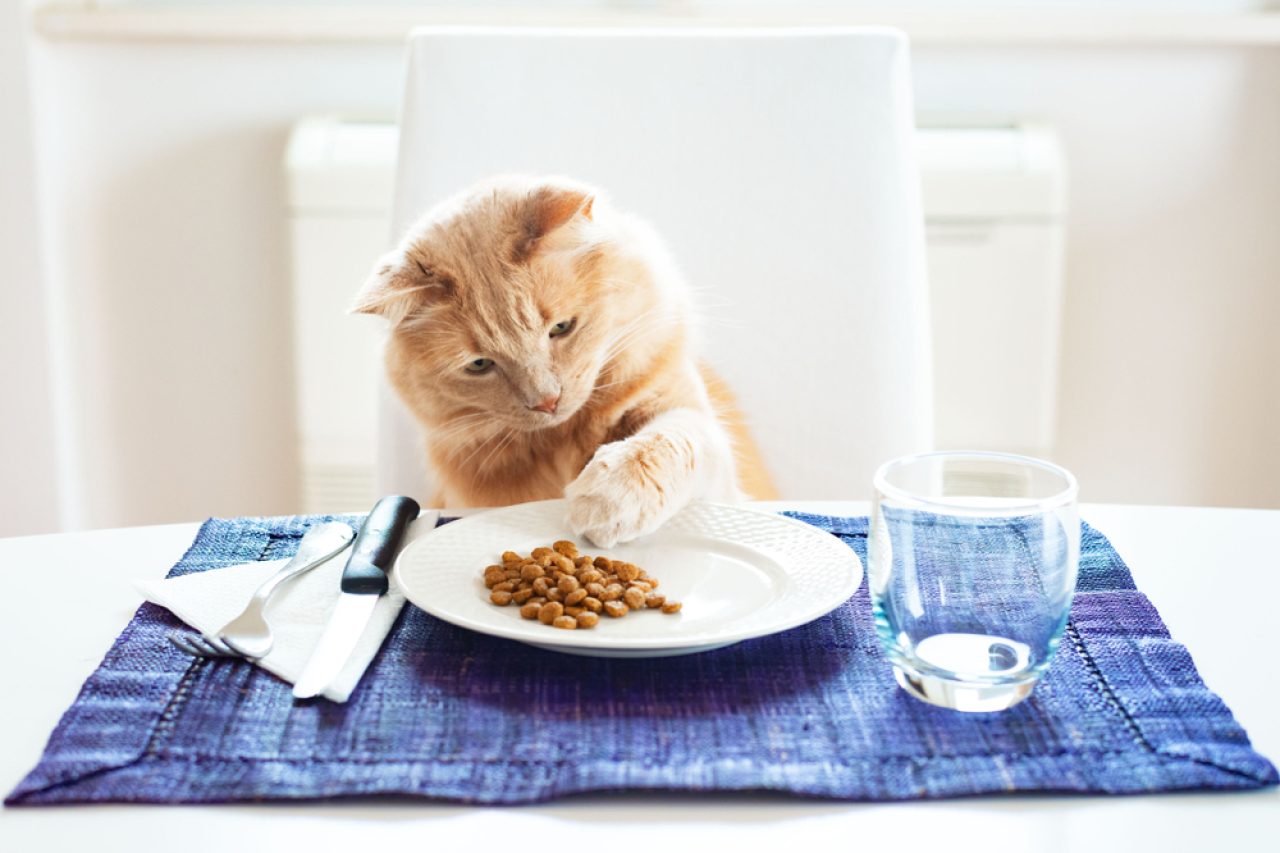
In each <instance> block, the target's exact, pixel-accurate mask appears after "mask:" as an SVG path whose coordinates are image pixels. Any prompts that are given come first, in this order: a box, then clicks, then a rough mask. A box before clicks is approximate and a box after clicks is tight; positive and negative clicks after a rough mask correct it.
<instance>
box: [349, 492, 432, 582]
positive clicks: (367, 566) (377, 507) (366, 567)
mask: <svg viewBox="0 0 1280 853" xmlns="http://www.w3.org/2000/svg"><path fill="white" fill-rule="evenodd" d="M418 510H419V507H418V502H417V501H415V500H414V499H413V498H406V497H405V496H403V495H390V496H388V497H385V498H383V499H382V500H380V501H378V502H377V503H376V504H374V505H373V509H372V510H370V511H369V515H368V516H366V517H365V520H364V524H362V525H360V532H359V533H357V534H356V541H355V544H354V545H352V546H351V556H350V557H349V558H348V559H347V567H346V568H345V569H343V570H342V591H343V592H349V593H354V594H355V595H382V594H383V593H385V592H386V591H387V586H388V583H387V569H388V568H390V567H391V561H392V560H394V559H395V558H396V554H397V553H398V552H399V550H400V543H401V542H402V541H404V534H405V531H407V530H408V529H409V522H411V521H413V520H414V519H415V518H417V517H418Z"/></svg>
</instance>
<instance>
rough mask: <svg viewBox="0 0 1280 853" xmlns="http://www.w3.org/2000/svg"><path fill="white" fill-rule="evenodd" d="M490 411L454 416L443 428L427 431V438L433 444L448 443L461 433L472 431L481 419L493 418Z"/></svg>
mask: <svg viewBox="0 0 1280 853" xmlns="http://www.w3.org/2000/svg"><path fill="white" fill-rule="evenodd" d="M492 418H493V416H492V415H490V414H489V413H488V412H477V413H475V414H470V415H462V416H461V417H457V418H453V419H452V420H450V421H449V422H448V423H447V424H446V425H445V426H444V427H443V428H441V429H433V430H430V431H429V432H428V433H427V440H428V441H429V442H431V443H432V444H437V445H438V444H447V443H448V442H450V441H452V440H453V439H454V438H456V437H458V436H459V435H461V434H463V433H466V432H472V431H474V430H475V429H476V427H477V424H478V423H479V422H481V421H486V420H492Z"/></svg>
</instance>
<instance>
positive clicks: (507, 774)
mask: <svg viewBox="0 0 1280 853" xmlns="http://www.w3.org/2000/svg"><path fill="white" fill-rule="evenodd" d="M797 517H799V518H801V519H803V520H804V521H806V522H808V523H810V524H813V525H815V526H817V527H820V528H822V529H824V530H828V531H831V532H832V533H834V534H835V535H837V536H839V537H840V538H841V539H843V540H844V541H845V542H846V543H848V545H849V547H851V548H853V549H854V550H855V551H856V552H857V553H858V555H859V556H860V557H862V558H864V559H865V556H866V550H865V546H866V519H859V518H827V517H819V516H811V515H799V516H797ZM327 518H328V517H325V519H326V520H327ZM348 518H349V517H348ZM317 520H321V519H320V518H319V517H310V518H303V517H291V518H276V519H231V520H224V519H212V520H210V521H208V522H206V523H205V525H204V526H203V528H202V529H201V530H200V533H199V535H198V536H197V538H196V541H195V543H194V544H193V545H192V546H191V549H190V551H189V552H188V553H187V555H186V556H185V557H184V558H183V559H182V561H181V562H180V563H179V564H178V565H177V566H175V567H174V569H173V572H172V573H173V574H183V573H186V572H195V571H205V570H209V569H216V568H218V567H220V566H224V565H230V564H233V563H238V562H245V561H248V560H257V559H269V558H272V557H281V556H287V555H288V554H289V553H291V552H292V550H293V549H294V548H295V547H296V545H297V540H298V539H299V537H300V536H301V534H302V533H303V531H304V530H305V529H306V527H307V525H308V524H310V523H312V522H315V521H317ZM1082 545H1083V547H1082V557H1081V567H1080V568H1081V570H1080V580H1079V586H1078V594H1077V595H1076V598H1075V603H1074V605H1073V607H1072V617H1071V622H1070V625H1069V627H1068V630H1067V636H1066V639H1065V640H1064V642H1063V644H1062V646H1061V648H1060V649H1059V652H1058V656H1057V658H1056V659H1055V661H1054V663H1053V666H1052V667H1051V669H1050V671H1049V673H1048V675H1047V676H1046V678H1045V680H1044V681H1043V682H1042V683H1041V684H1040V685H1039V686H1038V687H1037V688H1036V691H1035V693H1034V694H1033V695H1032V697H1031V698H1030V699H1028V700H1027V701H1025V702H1023V703H1022V704H1020V705H1018V706H1016V707H1015V708H1014V709H1012V710H1010V711H1007V712H1004V713H999V714H976V715H963V714H958V713H954V712H950V711H945V710H942V709H938V708H934V707H931V706H928V705H925V704H922V703H920V702H917V701H916V700H914V699H912V698H910V697H908V696H907V695H906V694H905V693H903V692H902V691H901V690H899V689H898V688H897V686H896V685H895V684H894V682H893V679H892V676H891V674H890V671H889V667H888V666H887V664H886V663H885V661H884V659H883V657H882V656H881V653H880V649H879V647H878V645H877V643H876V639H875V632H874V629H873V626H872V621H871V613H870V604H869V601H868V598H867V590H866V584H865V583H864V584H863V585H862V587H861V588H860V589H859V590H858V592H857V593H856V594H855V595H854V596H853V597H852V598H851V599H850V600H849V601H847V602H846V603H845V604H844V605H842V606H841V607H840V608H838V609H837V610H836V611H834V612H833V613H831V614H829V615H827V616H825V617H823V618H821V619H818V620H817V621H815V622H812V623H810V624H808V625H805V626H803V627H801V628H797V629H794V630H791V631H787V632H785V633H783V634H778V635H775V636H772V637H767V638H763V639H760V640H753V641H749V642H744V643H739V644H738V645H736V646H732V647H729V648H726V649H721V650H718V651H714V652H708V653H705V654H700V655H692V656H688V657H680V658H666V659H656V660H607V659H594V658H580V657H570V656H565V655H561V654H556V653H554V652H545V651H539V650H536V649H533V648H530V647H527V646H523V645H520V644H518V643H514V642H510V641H506V640H499V639H494V638H491V637H486V636H483V635H481V634H475V633H472V632H470V631H466V630H462V629H459V628H455V627H453V626H451V625H448V624H446V623H444V622H441V621H439V620H436V619H433V618H432V617H430V616H428V615H426V614H425V613H423V612H422V611H420V610H418V609H417V608H414V607H411V606H410V607H406V608H405V610H404V611H403V613H402V614H401V616H400V619H399V620H398V621H397V623H396V625H395V627H394V628H393V630H392V632H391V634H390V636H389V638H388V641H387V643H386V645H385V646H384V647H383V649H382V651H381V653H380V654H379V656H378V657H377V658H376V659H375V661H374V663H373V665H372V666H371V667H370V669H369V671H368V673H367V674H366V676H365V678H364V680H363V682H362V683H361V685H360V686H359V688H358V689H357V690H356V692H355V694H354V695H353V697H352V699H351V701H350V702H349V703H348V704H346V705H335V704H332V703H329V702H323V701H320V702H305V703H295V702H294V701H293V700H292V697H291V695H290V691H289V686H288V685H286V684H285V683H283V682H281V681H278V680H277V679H275V678H274V677H272V676H271V675H268V674H267V673H264V672H262V671H261V670H259V669H257V668H255V667H253V666H250V665H248V664H246V663H244V662H241V661H232V660H196V659H192V658H190V657H188V656H186V655H184V654H181V653H180V652H178V651H177V650H175V649H173V648H171V647H170V646H169V644H168V643H167V642H166V641H165V634H166V633H167V632H168V631H169V630H171V629H174V628H176V627H178V626H179V623H178V622H177V620H176V619H174V618H173V617H172V616H170V615H169V614H168V613H167V612H166V611H164V610H162V609H161V608H158V607H155V606H153V605H149V604H148V605H144V606H143V607H142V608H141V609H139V611H138V613H137V615H136V616H135V617H134V619H133V621H132V622H131V623H130V624H129V626H128V627H127V628H126V629H125V631H124V633H123V634H121V635H120V637H119V638H118V639H117V640H116V642H115V644H114V645H113V646H112V647H111V650H110V651H109V652H108V653H107V655H106V658H105V659H104V660H103V662H102V665H101V666H100V667H99V668H98V670H97V671H96V672H95V673H94V674H93V675H92V676H91V677H90V678H89V680H88V681H87V682H86V683H85V685H84V687H83V689H82V690H81V692H80V695H79V697H78V698H77V699H76V701H75V703H74V704H73V705H72V706H71V708H70V709H68V711H67V712H66V714H65V715H64V716H63V718H62V720H61V722H59V724H58V727H57V728H56V729H55V730H54V732H53V735H52V736H51V737H50V740H49V744H48V747H47V748H46V750H45V753H44V756H43V757H42V758H41V760H40V763H39V765H38V766H37V767H36V768H35V769H34V770H33V771H32V772H31V773H30V775H28V776H27V778H26V779H24V780H23V781H22V782H21V784H19V785H18V787H17V788H16V789H15V790H14V791H13V792H12V793H11V794H10V795H9V797H8V799H7V800H6V802H7V803H9V804H36V803H75V802H148V803H175V802H226V801H236V800H287V799H312V798H321V797H344V796H360V795H386V794H401V795H409V796H418V797H431V798H438V799H445V800H456V801H463V802H477V803H524V802H531V801H538V800H547V799H551V798H554V797H559V796H563V795H565V794H571V793H575V792H580V791H603V790H610V791H624V790H631V791H635V790H668V791H672V790H679V791H761V790H766V791H777V792H781V793H787V794H794V795H800V796H809V797H830V798H837V799H847V800H894V799H914V798H923V797H948V796H959V795H966V794H981V793H988V792H1010V791H1076V792H1108V793H1134V792H1149V791H1169V790H1181V789H1192V788H1214V789H1237V788H1258V787H1262V786H1266V785H1274V784H1276V783H1277V776H1276V770H1275V768H1274V767H1273V766H1272V765H1271V763H1270V762H1268V761H1267V760H1266V759H1265V758H1263V757H1262V756H1261V755H1259V754H1258V753H1256V752H1254V751H1253V750H1252V749H1251V748H1250V745H1249V740H1248V738H1247V737H1246V735H1245V733H1244V731H1243V730H1242V729H1241V728H1240V726H1239V725H1238V724H1237V723H1236V722H1235V719H1234V718H1233V717H1232V715H1231V712H1230V710H1229V709H1228V708H1227V707H1226V705H1224V704H1223V702H1222V700H1220V699H1219V698H1218V697H1217V696H1215V695H1214V694H1213V693H1211V692H1210V691H1209V690H1208V689H1207V688H1206V687H1205V686H1204V684H1203V683H1202V682H1201V680H1200V678H1199V676H1198V675H1197V674H1196V670H1195V667H1194V665H1193V664H1192V661H1191V657H1190V655H1189V654H1188V653H1187V650H1186V649H1185V648H1183V647H1182V646H1181V645H1179V644H1178V643H1177V642H1175V641H1173V640H1172V639H1171V638H1170V637H1169V634H1168V632H1167V631H1166V630H1165V627H1164V625H1163V624H1162V623H1161V621H1160V617H1159V615H1158V614H1157V613H1156V611H1155V609H1154V608H1153V607H1152V606H1151V603H1150V602H1149V601H1147V599H1146V597H1145V596H1143V595H1142V593H1140V592H1138V591H1137V590H1136V589H1135V588H1134V584H1133V579H1132V577H1131V576H1130V574H1129V570H1128V569H1127V568H1126V567H1125V565H1124V563H1123V561H1121V559H1120V557H1119V556H1118V555H1117V554H1116V553H1115V551H1114V550H1113V549H1112V547H1111V545H1110V543H1109V542H1108V541H1107V540H1106V538H1105V537H1103V536H1102V535H1101V534H1099V533H1098V532H1097V531H1095V530H1092V529H1090V528H1088V527H1086V528H1085V531H1084V538H1083V543H1082Z"/></svg>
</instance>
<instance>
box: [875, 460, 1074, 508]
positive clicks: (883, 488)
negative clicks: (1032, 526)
mask: <svg viewBox="0 0 1280 853" xmlns="http://www.w3.org/2000/svg"><path fill="white" fill-rule="evenodd" d="M939 457H948V458H952V459H976V460H983V459H986V460H994V461H998V462H1012V463H1017V464H1020V465H1025V466H1027V467H1030V468H1039V469H1040V470H1042V471H1048V472H1049V473H1051V474H1055V475H1057V476H1059V477H1061V478H1062V479H1063V481H1064V482H1065V483H1066V486H1065V487H1064V488H1063V489H1062V490H1061V491H1058V492H1056V493H1055V494H1052V495H1050V496H1048V497H1045V498H1028V499H1026V500H1025V501H1024V502H1019V503H1009V504H1002V505H1001V506H1000V511H1001V512H1002V513H1003V512H1013V511H1022V510H1046V509H1055V508H1057V507H1060V506H1066V505H1067V504H1070V503H1075V502H1076V500H1077V498H1078V497H1079V494H1080V484H1079V483H1078V482H1076V477H1075V475H1074V474H1072V473H1071V472H1070V471H1068V470H1067V469H1066V468H1063V467H1062V466H1061V465H1056V464H1054V463H1053V462H1049V461H1047V460H1044V459H1037V458H1036V457H1034V456H1023V455H1021V454H1018V453H1001V452H999V451H996V450H929V451H924V452H922V453H911V454H908V455H906V456H899V457H897V458H895V459H890V460H889V461H887V462H884V463H881V465H880V467H879V468H877V469H876V473H875V476H873V477H872V478H871V481H872V484H873V485H874V487H875V489H876V491H877V492H878V493H880V494H883V495H886V496H888V497H891V498H894V499H896V500H899V501H905V502H909V503H917V504H925V505H926V506H935V507H944V508H946V509H961V510H967V509H972V507H971V506H967V505H965V504H961V503H958V502H955V501H950V500H947V499H945V498H931V497H925V496H923V495H917V494H914V493H913V492H910V491H908V490H906V489H903V488H900V487H898V486H895V485H892V484H891V483H889V481H888V475H889V471H890V470H891V469H893V468H896V467H899V466H902V465H908V464H910V463H913V462H918V461H920V460H923V459H935V458H939Z"/></svg>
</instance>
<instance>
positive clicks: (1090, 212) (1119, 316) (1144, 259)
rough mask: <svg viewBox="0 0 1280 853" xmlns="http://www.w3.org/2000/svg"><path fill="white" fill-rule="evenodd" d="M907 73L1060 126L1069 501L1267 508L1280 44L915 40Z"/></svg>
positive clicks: (1274, 440)
mask: <svg viewBox="0 0 1280 853" xmlns="http://www.w3.org/2000/svg"><path fill="white" fill-rule="evenodd" d="M915 83H916V99H917V103H918V104H919V106H920V108H921V109H922V110H926V111H941V112H946V111H969V110H978V111H980V112H988V113H989V114H991V115H993V116H1001V115H1032V116H1042V117H1044V118H1045V119H1047V120H1048V121H1049V122H1051V123H1053V124H1054V125H1055V126H1057V128H1058V129H1059V132H1060V133H1061V136H1062V139H1063V143H1064V146H1065V149H1066V159H1067V163H1068V167H1069V170H1070V181H1069V186H1070V210H1071V215H1070V224H1069V227H1068V237H1067V259H1066V296H1065V304H1064V315H1063V322H1064V335H1063V349H1062V371H1061V388H1060V396H1059V405H1058V443H1057V449H1056V453H1055V457H1056V459H1057V461H1059V462H1061V463H1063V464H1065V465H1067V466H1068V467H1069V468H1072V469H1073V470H1075V471H1076V472H1077V474H1078V475H1079V478H1080V482H1081V492H1082V496H1083V497H1084V499H1086V500H1095V501H1116V502H1133V503H1171V504H1213V505H1224V506H1259V507H1280V374H1278V373H1277V367H1278V366H1280V336H1277V334H1276V331H1275V330H1276V329H1277V327H1278V325H1280V49H1278V48H1253V49H1239V48H1218V49H1209V48H1191V47H1182V48H1165V49H1161V48H1146V49H1143V50H1123V49H1110V48H1108V49H1040V50H1036V51H1030V50H1011V49H1004V50H994V51H992V50H988V51H978V50H921V51H918V52H917V56H916V66H915Z"/></svg>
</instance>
